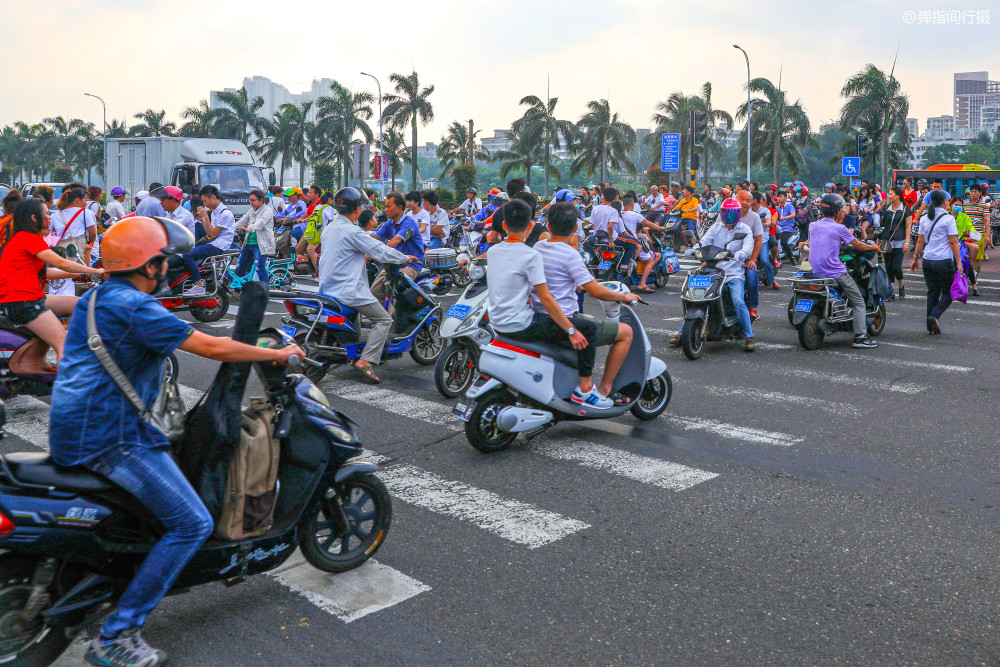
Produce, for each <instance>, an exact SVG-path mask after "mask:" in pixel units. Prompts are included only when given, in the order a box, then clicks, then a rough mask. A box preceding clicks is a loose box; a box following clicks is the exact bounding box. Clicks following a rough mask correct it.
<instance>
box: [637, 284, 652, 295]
mask: <svg viewBox="0 0 1000 667" xmlns="http://www.w3.org/2000/svg"><path fill="white" fill-rule="evenodd" d="M635 291H636V292H642V293H643V294H652V293H653V292H655V291H656V290H655V289H653V288H652V287H649V286H645V287H643V286H642V285H640V286H639V287H636V288H635Z"/></svg>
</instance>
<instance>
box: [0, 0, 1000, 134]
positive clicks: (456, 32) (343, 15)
mask: <svg viewBox="0 0 1000 667" xmlns="http://www.w3.org/2000/svg"><path fill="white" fill-rule="evenodd" d="M991 5H992V6H991ZM0 6H2V8H3V22H4V26H5V29H4V31H3V35H4V37H3V43H4V49H3V52H4V53H5V54H6V56H7V57H6V58H5V61H6V62H5V66H4V68H3V70H2V73H0V82H2V88H3V90H4V91H5V95H4V96H3V97H4V99H3V103H2V104H0V124H7V123H11V122H13V121H15V120H28V121H37V120H40V119H41V118H43V117H46V116H54V115H64V116H73V117H82V118H85V119H87V120H90V121H93V122H94V123H95V125H97V126H98V127H99V126H100V122H101V110H100V104H99V103H98V102H97V101H96V100H93V99H91V98H87V97H84V96H83V93H84V91H86V92H91V93H95V94H97V95H100V96H102V97H103V98H104V99H105V100H106V102H107V105H108V117H109V120H110V119H111V118H119V119H120V118H122V117H123V116H128V120H129V122H130V123H131V121H132V119H131V115H132V114H133V113H135V112H136V111H139V110H142V109H145V108H148V107H153V108H157V109H159V108H163V109H166V111H167V115H168V117H170V118H173V119H177V118H179V115H180V112H181V110H182V109H183V108H184V107H186V106H189V105H194V104H197V102H198V101H199V100H200V99H203V98H207V97H208V92H209V90H212V89H221V88H224V87H238V86H240V85H241V82H242V79H243V77H244V76H251V75H255V74H257V75H263V76H267V77H270V78H271V79H272V80H274V81H276V82H278V83H281V84H284V85H285V86H287V87H288V88H289V90H290V91H291V92H293V93H297V92H301V91H303V90H306V89H308V87H309V83H310V81H311V80H312V79H314V78H321V77H330V78H333V79H337V80H338V81H340V82H341V83H342V84H344V85H345V86H347V87H353V88H355V89H361V88H367V89H372V90H373V92H374V84H373V82H372V81H371V79H367V78H365V77H362V76H361V75H360V74H359V72H360V71H361V70H364V71H367V72H371V73H372V74H375V75H376V76H378V77H380V78H381V79H382V85H383V86H384V87H385V86H387V79H388V75H389V74H390V73H392V72H409V71H411V68H412V69H415V70H416V71H417V72H418V74H419V75H420V78H421V81H422V82H423V83H425V84H433V85H434V86H435V92H434V94H433V95H432V97H431V101H432V102H433V105H434V111H435V120H434V122H433V123H432V124H431V125H430V126H429V127H428V128H426V129H422V130H421V135H420V142H421V143H423V142H424V141H437V140H438V138H439V137H440V136H441V133H442V131H443V129H444V128H445V126H446V125H447V124H448V123H449V122H450V121H452V120H463V121H464V120H466V119H469V118H472V119H474V120H475V122H476V126H477V128H485V129H486V130H487V133H486V134H487V136H489V134H490V133H491V132H492V130H493V129H494V128H505V127H509V126H510V123H511V121H512V120H513V119H514V118H516V117H517V116H519V115H520V113H519V110H518V106H517V102H518V100H519V99H520V98H521V97H522V96H524V95H527V94H536V95H539V96H540V97H541V96H544V95H545V81H546V73H549V74H550V75H551V81H552V95H553V96H554V97H558V98H559V104H558V107H557V115H559V116H560V117H562V118H567V119H570V120H577V119H578V118H579V117H580V115H581V113H583V111H584V106H585V104H586V102H587V101H588V100H591V99H599V98H608V99H610V101H611V105H612V109H613V110H615V111H617V112H618V113H619V115H620V117H621V118H622V119H624V120H626V121H627V122H629V123H631V124H632V125H633V126H635V127H650V125H651V123H650V119H649V118H650V115H651V113H652V112H653V108H654V106H655V104H656V102H657V101H658V100H663V99H666V97H667V96H668V95H669V94H670V93H671V92H674V91H682V92H684V93H687V94H694V93H696V92H698V91H699V90H700V87H701V85H702V84H703V83H705V82H706V81H711V83H712V85H713V87H714V103H715V106H716V107H717V108H723V109H726V110H728V111H729V112H730V113H733V112H734V111H735V109H736V106H737V105H738V104H739V103H740V102H741V101H742V100H745V99H746V91H745V88H744V86H745V84H746V65H745V62H744V60H743V55H742V54H741V53H740V52H739V51H737V50H736V49H734V48H733V46H732V45H733V43H738V44H739V45H740V46H742V47H743V48H744V49H746V51H747V53H748V54H749V56H750V68H751V75H752V76H754V77H757V76H764V77H768V78H770V79H771V80H772V81H774V82H775V83H777V81H778V77H779V74H780V76H781V87H782V89H783V90H785V91H787V94H788V96H789V97H790V98H791V99H793V100H794V99H800V100H801V102H802V104H803V105H804V107H805V109H806V111H807V112H808V114H809V117H810V119H811V120H812V122H813V128H814V129H816V128H818V126H819V124H820V123H821V122H826V121H829V120H831V119H833V118H835V117H836V116H837V114H838V112H839V109H840V107H841V104H842V100H841V98H840V97H839V92H840V88H841V86H842V84H843V82H844V80H845V79H846V78H847V77H848V76H849V75H850V74H851V73H853V72H855V71H857V70H858V69H860V68H862V67H863V66H864V65H865V64H866V63H869V62H871V63H874V64H876V65H877V66H879V67H882V68H884V69H888V68H889V67H890V66H891V65H892V61H893V56H894V54H895V52H896V49H897V45H898V46H899V60H898V63H897V65H896V76H897V78H899V80H900V81H901V82H902V84H903V89H904V90H905V91H906V92H907V93H908V94H909V96H910V100H911V106H910V109H911V113H910V115H911V116H914V117H917V118H919V119H920V127H921V130H923V128H924V125H925V121H926V118H927V117H928V116H936V115H941V114H950V113H952V100H951V90H952V74H953V73H954V72H965V71H981V70H991V69H992V70H993V71H992V72H991V74H992V78H994V79H1000V60H998V59H997V58H996V57H995V53H996V50H995V45H996V43H997V37H998V34H997V33H998V30H997V26H998V25H1000V2H997V1H996V0H994V1H993V2H989V1H987V0H972V2H971V4H954V3H949V2H944V0H941V1H940V2H937V3H934V2H911V1H910V0H904V2H902V3H898V2H887V1H885V0H877V2H856V1H854V0H841V1H839V2H831V3H827V2H822V3H821V2H815V0H809V2H801V1H800V2H793V3H789V2H772V1H771V0H761V1H759V2H754V3H747V2H743V1H737V0H718V1H714V2H711V3H705V2H655V1H650V0H604V1H601V2H598V1H596V0H573V2H568V1H567V2H564V1H562V0H558V1H556V0H504V1H503V2H484V1H480V0H437V1H435V0H423V1H422V2H415V1H414V0H382V1H381V2H373V3H355V2H328V1H327V2H320V1H318V0H297V1H296V0H291V1H287V2H273V1H266V2H265V1H258V0H239V1H236V0H198V1H193V0H2V1H0ZM923 10H945V11H947V10H963V11H966V10H971V11H972V12H973V13H974V12H975V10H986V11H989V12H990V13H991V16H990V19H991V23H989V24H988V25H984V24H971V25H969V24H966V25H958V24H954V23H953V24H947V23H946V24H945V25H927V24H922V23H920V21H921V20H922V18H923V17H925V16H926V15H922V14H921V11H923ZM292 11H294V12H295V14H294V15H293V14H292ZM907 12H910V13H909V14H907ZM942 18H944V19H945V20H946V21H948V20H950V21H956V20H958V19H959V17H957V16H955V15H954V14H952V15H947V16H944V17H942ZM965 20H967V21H969V20H975V19H974V18H973V14H968V15H966V16H965ZM907 21H911V23H907ZM385 92H388V91H385ZM407 137H408V135H407Z"/></svg>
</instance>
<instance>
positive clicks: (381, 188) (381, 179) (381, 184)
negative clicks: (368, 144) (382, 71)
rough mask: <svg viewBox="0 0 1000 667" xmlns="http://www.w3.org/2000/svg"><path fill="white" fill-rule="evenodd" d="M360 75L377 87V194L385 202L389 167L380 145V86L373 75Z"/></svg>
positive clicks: (383, 148)
mask: <svg viewBox="0 0 1000 667" xmlns="http://www.w3.org/2000/svg"><path fill="white" fill-rule="evenodd" d="M361 75H362V76H370V77H371V78H373V79H375V85H376V86H378V159H379V163H380V164H379V166H378V167H379V169H378V194H379V196H380V197H381V198H382V199H383V200H385V170H386V168H388V166H389V161H388V160H386V159H385V147H384V146H383V145H382V84H381V82H379V80H378V78H377V77H376V76H375V75H374V74H369V73H368V72H362V73H361Z"/></svg>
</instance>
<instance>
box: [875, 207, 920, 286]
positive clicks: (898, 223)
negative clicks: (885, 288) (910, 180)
mask: <svg viewBox="0 0 1000 667" xmlns="http://www.w3.org/2000/svg"><path fill="white" fill-rule="evenodd" d="M888 196H889V203H888V204H886V207H885V208H884V209H882V230H881V232H880V233H879V237H878V238H879V246H881V247H882V252H883V253H884V258H885V268H886V272H887V273H888V274H889V280H895V281H896V282H897V283H898V285H899V288H898V289H897V290H896V293H897V294H898V295H899V298H900V299H903V298H906V289H905V286H904V285H903V255H904V254H906V253H907V252H909V250H910V230H911V228H912V227H913V211H912V210H911V209H910V207H909V206H908V205H907V204H906V202H905V201H904V199H903V198H904V196H905V194H904V192H903V188H900V187H895V188H891V189H890V190H889V193H888Z"/></svg>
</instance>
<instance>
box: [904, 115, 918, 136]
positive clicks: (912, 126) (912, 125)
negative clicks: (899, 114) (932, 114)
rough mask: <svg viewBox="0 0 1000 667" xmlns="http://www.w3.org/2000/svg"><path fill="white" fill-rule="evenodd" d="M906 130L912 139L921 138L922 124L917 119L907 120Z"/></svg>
mask: <svg viewBox="0 0 1000 667" xmlns="http://www.w3.org/2000/svg"><path fill="white" fill-rule="evenodd" d="M906 129H907V131H908V132H909V133H910V139H918V138H920V122H919V121H918V120H917V119H916V118H907V119H906Z"/></svg>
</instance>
